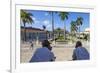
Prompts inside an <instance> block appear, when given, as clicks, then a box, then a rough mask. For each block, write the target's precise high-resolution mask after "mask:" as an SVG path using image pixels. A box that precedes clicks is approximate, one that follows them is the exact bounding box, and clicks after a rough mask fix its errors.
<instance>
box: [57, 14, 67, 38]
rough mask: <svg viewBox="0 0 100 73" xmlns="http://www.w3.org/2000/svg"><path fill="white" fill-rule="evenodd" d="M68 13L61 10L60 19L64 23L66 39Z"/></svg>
mask: <svg viewBox="0 0 100 73" xmlns="http://www.w3.org/2000/svg"><path fill="white" fill-rule="evenodd" d="M68 15H69V13H68V12H59V16H60V19H61V20H62V21H63V23H64V39H66V22H65V20H67V19H68Z"/></svg>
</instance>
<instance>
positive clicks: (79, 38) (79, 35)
mask: <svg viewBox="0 0 100 73" xmlns="http://www.w3.org/2000/svg"><path fill="white" fill-rule="evenodd" d="M79 39H80V25H79Z"/></svg>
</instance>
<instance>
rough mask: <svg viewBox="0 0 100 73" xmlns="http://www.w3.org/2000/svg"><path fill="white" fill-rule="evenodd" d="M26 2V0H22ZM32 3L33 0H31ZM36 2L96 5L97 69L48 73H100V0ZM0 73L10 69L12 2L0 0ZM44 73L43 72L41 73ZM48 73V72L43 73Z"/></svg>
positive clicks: (50, 72) (41, 0)
mask: <svg viewBox="0 0 100 73" xmlns="http://www.w3.org/2000/svg"><path fill="white" fill-rule="evenodd" d="M20 1H25V0H20ZM30 1H31V0H30ZM34 1H36V2H45V3H46V1H48V2H49V3H50V2H51V3H52V1H53V2H55V3H57V2H58V3H59V2H64V3H65V2H66V3H69V4H80V5H81V4H85V5H94V6H96V13H95V14H96V19H95V20H94V21H95V22H96V24H94V25H96V30H95V32H96V33H95V37H96V41H97V42H96V47H95V48H94V49H97V67H91V68H84V69H83V68H78V69H75V68H74V69H73V68H72V69H66V70H63V71H61V70H56V71H55V70H54V71H48V73H52V72H54V73H80V72H81V73H91V72H93V73H99V71H100V57H99V56H100V46H99V43H100V33H99V32H100V2H99V0H34ZM0 9H1V10H0V73H8V70H9V69H10V68H9V67H10V64H9V63H10V15H9V14H10V0H0ZM40 73H42V72H40ZM43 73H47V72H43Z"/></svg>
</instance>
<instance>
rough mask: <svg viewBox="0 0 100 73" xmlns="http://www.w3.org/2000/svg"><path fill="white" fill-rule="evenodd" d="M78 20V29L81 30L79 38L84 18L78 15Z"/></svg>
mask: <svg viewBox="0 0 100 73" xmlns="http://www.w3.org/2000/svg"><path fill="white" fill-rule="evenodd" d="M76 22H77V26H78V30H79V38H80V26H81V25H82V24H83V18H82V17H78V18H77V20H76Z"/></svg>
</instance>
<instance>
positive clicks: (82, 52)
mask: <svg viewBox="0 0 100 73" xmlns="http://www.w3.org/2000/svg"><path fill="white" fill-rule="evenodd" d="M73 56H74V57H75V58H76V60H88V59H89V58H90V56H89V53H88V51H87V50H86V49H85V48H84V47H78V48H76V49H75V50H74V54H73Z"/></svg>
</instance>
